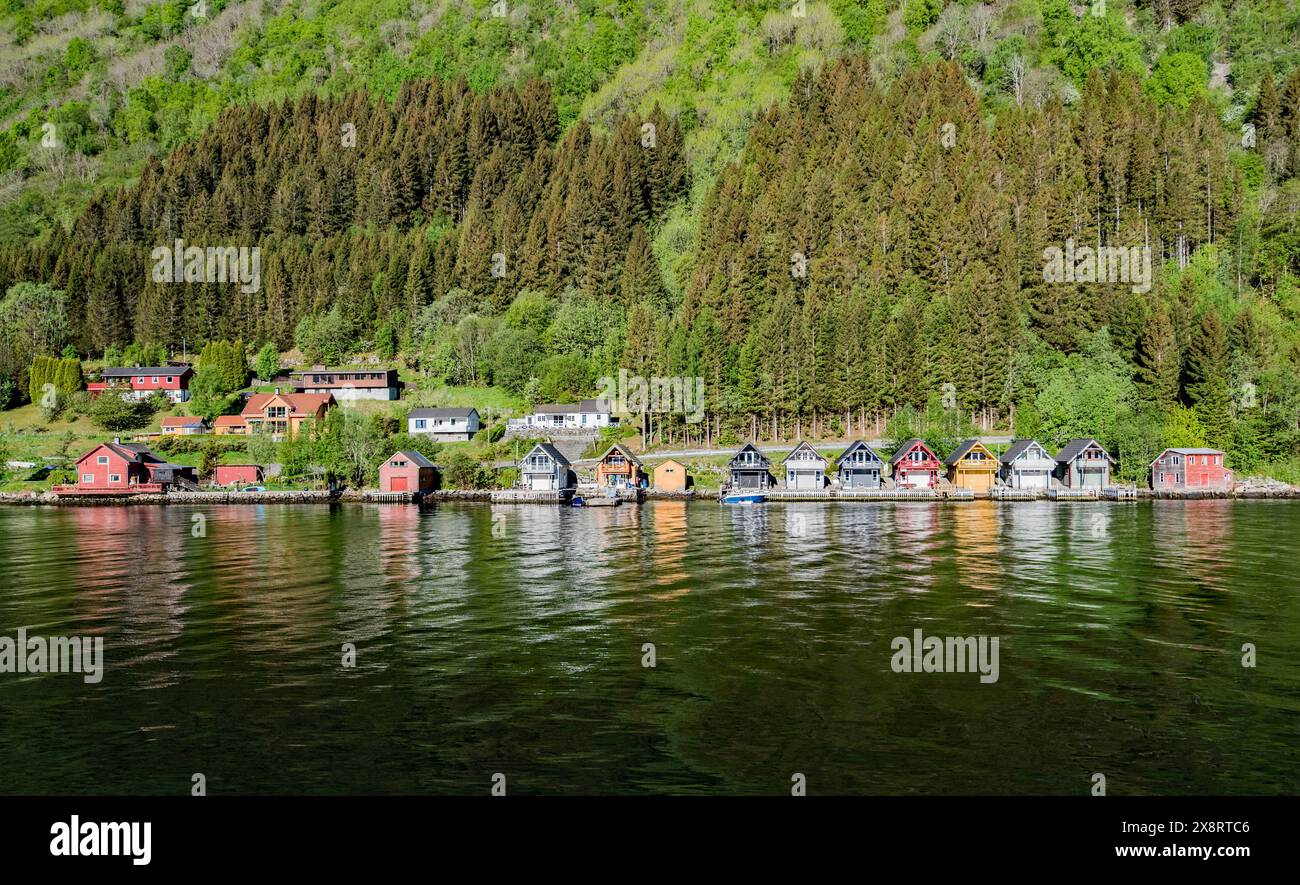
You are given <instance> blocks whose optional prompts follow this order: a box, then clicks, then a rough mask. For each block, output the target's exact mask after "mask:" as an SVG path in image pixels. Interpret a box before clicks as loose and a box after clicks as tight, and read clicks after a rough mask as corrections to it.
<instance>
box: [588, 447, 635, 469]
mask: <svg viewBox="0 0 1300 885" xmlns="http://www.w3.org/2000/svg"><path fill="white" fill-rule="evenodd" d="M615 449H618V450H619V451H620V452H622V453H623V457H624V458H627V459H628V460H629V461H631V462H632V463H633V464H635V465H636V466H637V467H640V466H641V459H640V458H638V457H637V456H636V455H633V454H632V452H631V451H630V450H629V449H628V448H627V447H626V446H624V445H623V444H622V443H614V444H613V445H612V446H610V447H609V448H608V449H606V450H605V454H603V455H601V456H600V457H599V458H597V459H596V460H598V461H604V460H605V459H606V458H608V457H609V453H610V452H612V451H614V450H615Z"/></svg>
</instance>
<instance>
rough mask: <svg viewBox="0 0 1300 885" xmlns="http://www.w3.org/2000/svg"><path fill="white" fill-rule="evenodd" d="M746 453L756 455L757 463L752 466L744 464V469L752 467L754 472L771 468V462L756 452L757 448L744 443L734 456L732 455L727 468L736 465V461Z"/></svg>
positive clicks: (751, 444)
mask: <svg viewBox="0 0 1300 885" xmlns="http://www.w3.org/2000/svg"><path fill="white" fill-rule="evenodd" d="M747 451H749V452H753V453H755V454H756V455H758V463H757V464H752V465H750V464H746V465H745V466H746V467H752V468H753V469H754V470H757V469H758V468H760V467H762V468H763V469H767V468H768V467H770V466H772V462H771V461H770V460H769V459H768V457H767V456H766V455H764V454H763V453H762V452H760V451H759V450H758V446H756V445H754V444H753V443H745V444H744V445H743V446H741V447H740V448H739V449H737V450H736V454H734V455H732V456H731V460H730V461H728V462H727V466H728V467H731V466H732V465H734V464H735V463H736V459H737V458H739V457H740V456H741V455H743V454H744V453H745V452H747Z"/></svg>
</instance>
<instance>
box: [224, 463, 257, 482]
mask: <svg viewBox="0 0 1300 885" xmlns="http://www.w3.org/2000/svg"><path fill="white" fill-rule="evenodd" d="M212 482H213V484H214V485H219V486H233V485H241V486H255V485H258V484H259V483H261V482H262V468H261V467H259V466H258V465H256V464H218V465H217V469H216V470H215V471H213V474H212Z"/></svg>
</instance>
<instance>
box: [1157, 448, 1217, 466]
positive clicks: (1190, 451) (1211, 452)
mask: <svg viewBox="0 0 1300 885" xmlns="http://www.w3.org/2000/svg"><path fill="white" fill-rule="evenodd" d="M1170 452H1173V453H1174V454H1175V455H1224V456H1225V457H1226V453H1225V452H1221V451H1219V450H1218V449H1179V448H1173V447H1170V448H1168V449H1165V450H1164V451H1163V452H1161V453H1160V454H1159V455H1156V459H1155V461H1152V462H1151V463H1150V464H1149V465H1148V466H1150V467H1154V466H1155V464H1156V461H1159V460H1160V459H1161V458H1163V457H1164V456H1165V455H1168V454H1169V453H1170Z"/></svg>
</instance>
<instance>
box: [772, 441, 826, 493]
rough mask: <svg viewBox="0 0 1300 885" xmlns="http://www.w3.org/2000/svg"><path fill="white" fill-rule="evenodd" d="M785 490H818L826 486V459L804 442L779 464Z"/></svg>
mask: <svg viewBox="0 0 1300 885" xmlns="http://www.w3.org/2000/svg"><path fill="white" fill-rule="evenodd" d="M781 464H782V465H783V466H784V467H785V487H786V488H787V489H820V488H822V487H823V486H825V485H826V459H825V458H823V457H822V456H821V455H819V454H817V450H816V449H814V448H813V447H812V446H810V445H808V443H806V442H801V443H799V445H797V446H795V449H794V451H793V452H791V453H790V454H788V455H786V456H785V460H784V461H782V462H781Z"/></svg>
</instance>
